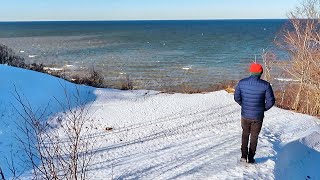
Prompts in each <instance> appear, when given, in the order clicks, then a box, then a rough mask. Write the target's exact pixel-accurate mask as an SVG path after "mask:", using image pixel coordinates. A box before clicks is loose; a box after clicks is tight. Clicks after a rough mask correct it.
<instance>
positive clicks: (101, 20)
mask: <svg viewBox="0 0 320 180" xmlns="http://www.w3.org/2000/svg"><path fill="white" fill-rule="evenodd" d="M226 20H231V21H232V20H288V18H234V19H233V18H225V19H224V18H218V19H117V20H116V19H114V20H113V19H110V20H103V19H100V20H93V19H88V20H0V23H3V22H99V21H100V22H121V21H123V22H125V21H132V22H134V21H226Z"/></svg>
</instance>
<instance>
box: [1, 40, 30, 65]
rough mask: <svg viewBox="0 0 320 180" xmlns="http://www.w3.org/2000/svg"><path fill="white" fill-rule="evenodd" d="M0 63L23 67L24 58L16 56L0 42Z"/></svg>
mask: <svg viewBox="0 0 320 180" xmlns="http://www.w3.org/2000/svg"><path fill="white" fill-rule="evenodd" d="M0 64H7V65H10V66H15V67H21V68H25V66H26V64H25V62H24V59H23V58H21V57H19V56H16V55H15V54H14V52H13V51H12V49H10V48H8V47H7V46H5V45H3V44H0Z"/></svg>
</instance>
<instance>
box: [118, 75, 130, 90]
mask: <svg viewBox="0 0 320 180" xmlns="http://www.w3.org/2000/svg"><path fill="white" fill-rule="evenodd" d="M120 89H121V90H133V82H132V80H131V79H130V77H129V75H126V78H125V80H124V81H123V82H122V83H121V88H120Z"/></svg>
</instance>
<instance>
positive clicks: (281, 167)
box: [256, 130, 320, 179]
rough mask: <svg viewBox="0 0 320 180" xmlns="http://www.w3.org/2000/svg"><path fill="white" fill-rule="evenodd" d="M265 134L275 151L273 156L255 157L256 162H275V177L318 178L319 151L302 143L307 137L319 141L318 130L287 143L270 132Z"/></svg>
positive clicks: (319, 177)
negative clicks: (282, 142)
mask: <svg viewBox="0 0 320 180" xmlns="http://www.w3.org/2000/svg"><path fill="white" fill-rule="evenodd" d="M265 135H266V136H267V137H268V139H269V140H270V142H271V143H272V144H273V149H274V150H275V151H276V153H275V155H274V156H269V157H261V158H256V162H257V163H265V162H267V161H268V160H272V161H273V162H275V168H274V174H275V179H320V174H319V167H320V152H319V151H316V150H315V149H312V148H310V147H308V146H307V145H305V144H304V142H305V141H306V139H307V138H313V140H315V141H318V143H319V139H320V132H319V131H317V130H315V131H314V132H312V133H311V134H310V135H309V136H306V137H303V138H301V139H297V140H294V141H292V142H289V143H287V144H281V143H280V141H279V140H277V139H276V138H274V136H273V135H271V133H268V132H267V133H266V134H265ZM316 144H317V142H316Z"/></svg>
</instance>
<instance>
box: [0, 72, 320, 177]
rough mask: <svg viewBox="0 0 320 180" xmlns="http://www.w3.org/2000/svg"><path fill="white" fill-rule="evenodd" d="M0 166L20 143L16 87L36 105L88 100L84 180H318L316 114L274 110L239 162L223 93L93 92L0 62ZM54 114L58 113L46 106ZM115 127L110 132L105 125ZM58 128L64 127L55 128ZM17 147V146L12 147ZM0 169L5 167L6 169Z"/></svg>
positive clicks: (237, 137) (234, 121)
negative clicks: (251, 153)
mask: <svg viewBox="0 0 320 180" xmlns="http://www.w3.org/2000/svg"><path fill="white" fill-rule="evenodd" d="M0 75H1V76H0V82H1V87H0V91H1V92H0V93H1V95H2V96H1V97H0V107H1V108H0V118H1V122H2V123H1V124H0V127H1V129H0V152H1V155H0V160H1V161H0V166H1V167H4V166H5V165H6V163H5V162H4V161H3V160H4V159H5V158H6V157H8V155H9V154H10V151H14V152H17V153H19V152H18V151H16V150H17V149H18V147H19V145H18V144H16V143H17V142H15V141H14V137H13V134H15V133H18V132H17V130H16V128H15V121H17V120H19V119H18V118H19V116H18V115H17V114H16V113H15V112H14V110H13V108H12V105H15V103H17V102H15V101H14V100H13V99H12V98H13V97H12V93H14V89H12V88H13V87H14V86H13V84H14V85H15V86H16V87H18V88H19V92H22V93H23V94H24V95H25V96H26V97H28V99H29V101H31V102H30V104H32V105H35V106H37V107H41V106H43V105H45V104H47V102H48V101H49V100H50V99H52V97H53V96H55V97H58V98H59V97H63V95H64V93H63V89H62V88H61V84H63V85H66V86H65V87H67V89H68V91H69V93H72V91H75V90H76V89H79V90H80V91H81V92H82V93H81V94H82V95H83V96H84V98H88V96H89V97H90V98H89V99H88V103H89V102H93V103H92V104H91V103H89V104H91V107H90V112H91V113H92V114H93V117H94V121H93V125H94V126H95V127H94V132H93V134H91V138H93V139H97V143H96V144H95V147H94V151H95V153H96V155H95V158H94V159H93V162H92V164H91V165H90V167H89V170H90V172H89V175H90V178H89V179H94V180H96V179H103V180H104V179H197V180H198V179H320V171H319V169H318V167H320V127H319V125H318V124H317V122H319V119H317V118H315V117H311V116H307V115H302V114H298V113H294V112H291V111H286V110H282V109H279V108H272V109H271V110H270V111H268V112H267V113H266V117H265V120H264V124H263V129H262V131H261V133H260V136H259V142H258V148H257V154H256V161H257V164H255V165H248V164H241V163H239V158H240V141H241V126H240V106H239V105H237V104H236V103H235V102H234V101H233V95H232V94H228V93H227V92H225V91H218V92H212V93H205V94H178V93H176V94H164V93H159V92H155V91H147V90H139V91H120V90H113V89H95V88H91V87H86V86H77V87H78V88H75V85H73V84H71V83H65V82H64V81H63V80H61V79H57V78H54V77H51V76H48V75H44V74H41V73H36V72H32V71H27V70H22V69H18V68H12V67H7V66H0ZM50 111H51V112H52V113H58V112H59V111H61V109H59V107H58V106H57V105H54V104H53V105H52V106H50ZM107 127H111V128H113V130H112V131H107V130H106V128H107ZM56 130H57V131H58V132H59V131H60V130H61V129H56ZM15 148H16V149H15ZM3 169H4V170H5V173H6V174H7V173H8V170H7V171H6V168H3Z"/></svg>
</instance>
